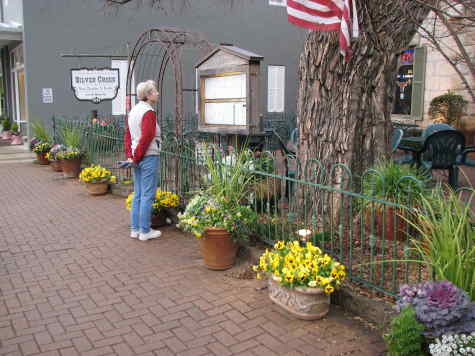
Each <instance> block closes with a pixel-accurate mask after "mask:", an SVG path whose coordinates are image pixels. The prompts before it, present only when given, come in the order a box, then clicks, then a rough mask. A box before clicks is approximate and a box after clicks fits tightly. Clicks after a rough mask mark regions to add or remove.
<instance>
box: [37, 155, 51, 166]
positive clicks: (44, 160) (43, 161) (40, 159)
mask: <svg viewBox="0 0 475 356" xmlns="http://www.w3.org/2000/svg"><path fill="white" fill-rule="evenodd" d="M36 160H37V161H38V163H39V164H41V165H42V166H46V165H48V164H49V160H48V159H47V158H46V152H45V153H37V154H36Z"/></svg>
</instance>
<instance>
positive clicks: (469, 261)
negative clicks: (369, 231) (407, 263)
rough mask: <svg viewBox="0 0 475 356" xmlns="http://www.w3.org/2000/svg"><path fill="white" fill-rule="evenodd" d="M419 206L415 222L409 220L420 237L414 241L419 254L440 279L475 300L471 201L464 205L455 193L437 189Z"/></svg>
mask: <svg viewBox="0 0 475 356" xmlns="http://www.w3.org/2000/svg"><path fill="white" fill-rule="evenodd" d="M474 193H475V192H472V197H473V194H474ZM472 197H471V198H472ZM471 198H470V200H471ZM420 203H421V206H420V209H418V210H417V211H416V212H414V219H410V220H408V222H409V223H410V224H411V225H412V226H413V227H414V229H415V231H416V232H417V233H418V234H419V235H420V236H421V238H416V237H414V239H412V243H413V245H414V247H415V249H416V251H417V252H418V254H419V255H420V258H421V259H422V261H423V262H424V263H426V264H427V265H428V266H430V268H431V270H432V272H433V273H434V275H435V278H436V279H437V280H447V281H450V282H452V283H453V284H455V285H456V286H457V287H459V288H461V289H463V290H465V291H466V292H467V293H468V294H469V295H470V298H471V299H472V300H475V230H474V229H473V227H472V224H471V217H472V211H471V207H470V205H471V201H469V202H468V203H467V204H465V203H463V202H462V201H460V199H459V197H458V196H457V194H456V193H454V192H453V191H452V190H448V191H447V192H445V191H443V190H442V188H441V187H436V189H434V192H433V195H432V197H430V198H427V197H421V198H420Z"/></svg>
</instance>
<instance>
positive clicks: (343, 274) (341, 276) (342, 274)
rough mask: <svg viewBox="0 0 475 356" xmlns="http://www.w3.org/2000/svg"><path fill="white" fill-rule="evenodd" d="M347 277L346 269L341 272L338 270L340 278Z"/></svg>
mask: <svg viewBox="0 0 475 356" xmlns="http://www.w3.org/2000/svg"><path fill="white" fill-rule="evenodd" d="M345 277H346V273H345V271H340V272H338V278H339V279H344V278H345Z"/></svg>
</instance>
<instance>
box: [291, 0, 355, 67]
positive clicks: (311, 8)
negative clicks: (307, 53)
mask: <svg viewBox="0 0 475 356" xmlns="http://www.w3.org/2000/svg"><path fill="white" fill-rule="evenodd" d="M354 1H356V0H287V17H288V21H289V22H290V23H293V24H295V25H297V26H301V27H305V28H308V29H311V30H318V31H338V32H339V44H340V52H341V53H342V54H343V55H344V56H345V58H346V59H347V60H348V59H349V58H350V56H351V37H352V36H353V37H355V38H356V37H358V33H359V29H358V17H357V14H356V6H355V3H354ZM352 12H353V14H352ZM352 20H353V21H352ZM350 30H351V31H350Z"/></svg>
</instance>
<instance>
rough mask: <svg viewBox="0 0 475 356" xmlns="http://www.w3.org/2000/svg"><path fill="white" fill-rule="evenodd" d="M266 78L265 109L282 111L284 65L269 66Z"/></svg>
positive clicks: (283, 104) (283, 102)
mask: <svg viewBox="0 0 475 356" xmlns="http://www.w3.org/2000/svg"><path fill="white" fill-rule="evenodd" d="M267 79H268V80H267V111H268V112H284V109H285V66H269V67H268V70H267Z"/></svg>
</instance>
